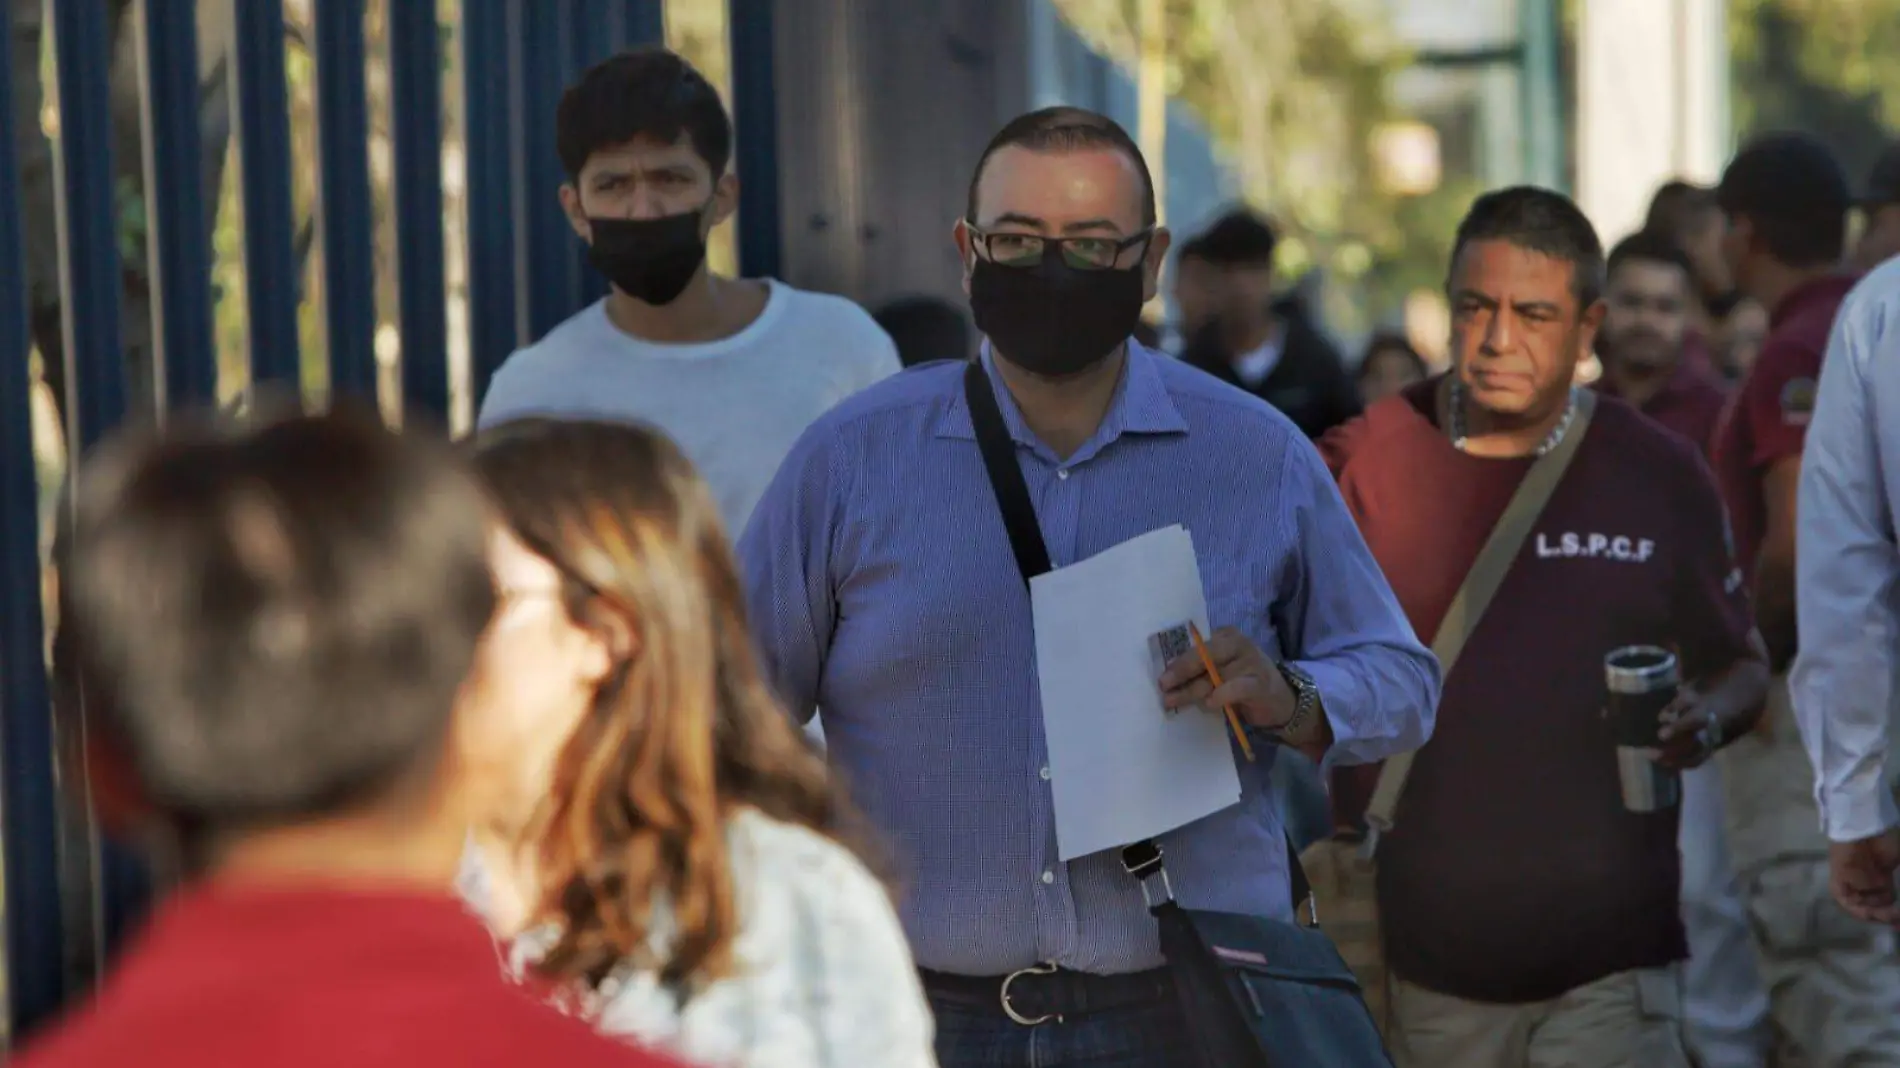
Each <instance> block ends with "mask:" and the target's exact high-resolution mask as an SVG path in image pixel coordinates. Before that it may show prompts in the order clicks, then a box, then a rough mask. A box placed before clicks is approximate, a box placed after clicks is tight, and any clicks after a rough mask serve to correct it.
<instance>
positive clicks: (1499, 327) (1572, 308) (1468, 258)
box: [1449, 240, 1602, 415]
mask: <svg viewBox="0 0 1900 1068" xmlns="http://www.w3.org/2000/svg"><path fill="white" fill-rule="evenodd" d="M1574 275H1575V267H1574V266H1573V265H1572V264H1570V263H1568V262H1565V261H1563V260H1559V259H1556V258H1553V257H1550V256H1546V255H1544V254H1543V253H1541V252H1533V251H1530V250H1528V249H1523V248H1519V247H1518V246H1516V245H1513V244H1511V243H1510V242H1508V241H1496V240H1493V241H1473V242H1472V243H1470V244H1469V245H1466V246H1465V248H1464V249H1463V250H1462V251H1461V252H1460V253H1459V254H1458V259H1457V262H1455V263H1454V264H1453V265H1452V274H1451V279H1450V285H1449V290H1450V299H1451V323H1452V326H1451V350H1452V357H1453V359H1454V360H1455V361H1456V367H1457V373H1458V376H1459V380H1460V381H1461V382H1462V383H1463V384H1464V386H1465V388H1466V389H1467V390H1468V391H1469V393H1470V395H1471V398H1472V400H1474V401H1476V402H1477V403H1478V404H1479V405H1480V406H1482V407H1484V408H1485V409H1487V410H1489V411H1493V412H1497V413H1499V414H1503V415H1529V414H1533V413H1536V412H1539V411H1542V410H1544V409H1545V408H1547V407H1549V406H1551V405H1553V404H1560V403H1562V398H1563V396H1564V395H1565V392H1566V391H1567V390H1568V389H1569V387H1570V382H1571V379H1572V377H1573V376H1574V375H1575V373H1576V369H1577V361H1578V360H1579V359H1581V358H1582V356H1583V354H1584V352H1586V351H1588V349H1589V348H1590V346H1591V345H1592V344H1593V343H1594V342H1595V340H1596V324H1597V321H1598V318H1599V317H1600V316H1601V314H1602V309H1601V307H1600V306H1599V307H1596V308H1593V309H1584V310H1582V311H1581V313H1580V309H1579V308H1578V307H1577V296H1576V293H1575V292H1574V291H1573V289H1572V283H1573V280H1574Z"/></svg>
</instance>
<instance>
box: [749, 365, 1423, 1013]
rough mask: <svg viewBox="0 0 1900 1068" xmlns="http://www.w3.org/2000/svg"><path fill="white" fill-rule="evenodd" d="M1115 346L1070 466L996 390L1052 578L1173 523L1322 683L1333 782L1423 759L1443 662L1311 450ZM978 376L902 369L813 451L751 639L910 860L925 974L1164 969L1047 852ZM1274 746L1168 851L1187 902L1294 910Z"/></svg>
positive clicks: (1146, 934)
mask: <svg viewBox="0 0 1900 1068" xmlns="http://www.w3.org/2000/svg"><path fill="white" fill-rule="evenodd" d="M1128 353H1129V355H1128V360H1127V365H1126V367H1127V369H1126V371H1125V372H1124V374H1123V376H1122V382H1121V384H1120V386H1119V387H1118V389H1117V394H1116V396H1115V399H1114V401H1113V402H1112V403H1111V405H1110V407H1109V410H1108V412H1107V414H1106V416H1105V417H1104V418H1103V420H1102V423H1101V426H1100V427H1099V428H1098V429H1097V431H1096V433H1095V434H1094V436H1093V437H1092V438H1090V439H1089V440H1088V441H1087V442H1085V443H1084V444H1083V445H1082V447H1081V448H1080V449H1078V450H1077V451H1076V452H1075V453H1074V454H1073V455H1071V456H1069V457H1067V458H1066V459H1064V458H1059V457H1057V456H1056V454H1055V453H1054V452H1052V451H1051V450H1050V449H1049V448H1048V446H1046V445H1044V444H1043V443H1041V442H1040V441H1038V440H1037V439H1036V437H1035V435H1034V434H1033V433H1032V432H1031V431H1030V430H1029V429H1028V427H1027V425H1026V424H1025V423H1024V421H1023V418H1022V415H1021V413H1020V411H1019V410H1018V409H1017V407H1016V405H1015V403H1014V400H1013V399H1012V398H1011V397H1010V395H1009V392H1008V391H1007V390H1003V389H999V390H998V401H999V404H1000V406H1001V408H1002V410H1003V417H1004V420H1005V422H1006V423H1007V425H1008V427H1009V431H1010V434H1011V436H1012V437H1013V438H1014V439H1015V442H1016V444H1017V458H1018V460H1019V461H1020V463H1021V465H1022V469H1023V475H1024V477H1025V479H1026V480H1027V481H1028V484H1029V490H1030V496H1031V497H1032V498H1033V500H1034V504H1035V508H1036V513H1037V518H1038V521H1039V522H1040V524H1041V526H1042V530H1043V534H1044V537H1045V539H1046V540H1047V542H1048V545H1049V554H1050V557H1051V559H1052V562H1053V563H1054V564H1055V566H1057V567H1061V566H1064V565H1067V564H1070V563H1074V562H1075V561H1078V560H1082V559H1085V558H1087V557H1089V556H1092V555H1094V554H1096V553H1099V552H1101V551H1103V550H1104V549H1108V548H1110V547H1112V546H1114V545H1117V544H1119V543H1121V542H1123V541H1126V540H1128V539H1129V538H1133V537H1136V536H1139V535H1141V534H1145V533H1147V532H1149V531H1152V530H1155V529H1158V528H1161V527H1165V526H1168V525H1170V524H1174V523H1179V524H1182V525H1183V526H1185V527H1186V528H1187V530H1188V531H1189V533H1190V534H1191V535H1192V537H1193V540H1194V545H1195V551H1196V555H1197V556H1198V558H1199V562H1200V572H1201V580H1202V584H1203V585H1204V587H1205V589H1206V594H1207V603H1208V615H1209V621H1210V622H1211V623H1212V625H1213V626H1215V627H1221V626H1235V627H1238V628H1240V629H1241V630H1242V631H1244V632H1245V633H1246V634H1247V635H1248V636H1249V637H1251V638H1252V639H1253V640H1254V641H1255V642H1256V643H1257V644H1258V645H1259V646H1260V647H1261V648H1262V649H1263V650H1264V651H1266V652H1267V653H1268V654H1269V655H1271V656H1276V657H1284V658H1286V659H1289V660H1291V661H1293V662H1295V663H1297V664H1298V665H1299V666H1300V667H1301V668H1303V669H1305V670H1306V671H1307V672H1308V673H1310V674H1311V675H1312V677H1313V679H1314V680H1315V682H1316V683H1317V685H1318V687H1319V690H1320V693H1321V695H1322V698H1323V701H1324V705H1325V709H1326V715H1327V717H1328V719H1329V720H1330V722H1331V726H1332V730H1333V735H1334V738H1335V743H1334V746H1333V749H1332V751H1331V753H1330V754H1329V755H1328V758H1327V759H1328V761H1329V762H1330V763H1358V762H1364V761H1370V760H1377V759H1380V758H1383V757H1385V756H1387V755H1389V754H1391V753H1394V752H1398V751H1401V750H1405V749H1411V748H1416V747H1417V746H1419V745H1421V744H1423V743H1424V741H1425V739H1426V737H1427V736H1428V735H1429V734H1430V730H1431V724H1432V716H1433V710H1434V708H1435V707H1436V704H1437V699H1438V683H1439V673H1438V666H1437V662H1436V661H1435V660H1433V658H1432V656H1431V654H1430V653H1429V652H1427V651H1426V650H1425V649H1424V648H1423V647H1421V646H1420V645H1419V643H1418V640H1417V639H1416V638H1415V637H1414V636H1413V634H1412V629H1411V627H1410V625H1409V624H1408V623H1407V622H1406V619H1405V616H1404V614H1403V612H1402V611H1401V610H1400V608H1399V605H1398V603H1397V601H1396V600H1395V599H1394V597H1393V595H1392V592H1391V589H1390V588H1389V587H1388V586H1387V585H1386V583H1385V580H1384V578H1383V577H1382V576H1381V575H1380V573H1379V568H1378V565H1377V564H1376V563H1374V562H1373V559H1372V557H1371V555H1370V554H1369V553H1368V552H1367V550H1366V546H1365V542H1364V541H1363V540H1361V538H1360V536H1359V532H1358V530H1357V528H1356V527H1355V526H1354V524H1353V521H1352V517H1351V516H1350V515H1349V514H1348V513H1347V511H1346V508H1345V506H1344V503H1343V502H1342V501H1341V500H1340V497H1339V493H1338V490H1337V489H1335V488H1334V486H1333V482H1332V478H1331V477H1330V476H1329V475H1328V474H1327V471H1326V468H1325V466H1324V465H1323V464H1322V463H1321V462H1320V459H1319V455H1318V454H1317V453H1316V452H1315V451H1314V450H1313V447H1312V446H1311V445H1310V444H1308V442H1307V441H1306V439H1305V438H1304V437H1303V436H1302V435H1301V434H1300V432H1299V431H1298V430H1297V429H1296V428H1295V427H1294V426H1293V424H1292V423H1291V422H1289V421H1288V420H1287V419H1286V418H1285V417H1283V416H1281V415H1280V414H1279V413H1277V412H1275V411H1273V410H1272V409H1271V408H1269V407H1268V406H1267V405H1266V404H1265V403H1263V402H1261V401H1259V400H1257V399H1255V398H1253V397H1251V396H1249V395H1247V394H1245V393H1243V392H1241V391H1240V390H1238V389H1235V388H1233V387H1231V386H1228V385H1226V384H1224V383H1221V382H1219V381H1216V380H1215V379H1214V378H1212V377H1210V376H1209V375H1206V374H1204V373H1203V372H1200V371H1197V370H1195V369H1193V368H1191V367H1188V366H1186V365H1184V364H1181V363H1178V362H1176V361H1174V360H1170V359H1168V358H1166V357H1165V356H1162V355H1160V354H1159V353H1155V352H1151V351H1149V350H1147V349H1144V348H1141V347H1140V346H1139V345H1137V344H1135V343H1133V342H1130V343H1129V346H1128ZM985 359H986V360H987V359H988V356H987V354H986V356H985ZM963 380H964V379H963V365H962V364H960V363H939V364H928V365H924V366H922V367H918V368H915V369H913V370H911V371H909V372H906V373H904V374H901V375H899V376H897V377H896V378H893V379H889V380H887V381H885V382H882V383H879V384H878V385H875V386H873V387H871V388H870V389H868V390H866V391H864V392H863V393H860V394H859V395H857V396H856V397H853V398H851V399H850V400H848V401H846V402H845V403H844V404H842V405H840V406H839V407H838V408H836V409H834V410H832V411H831V412H830V413H828V414H827V415H826V416H824V417H823V418H822V419H820V420H819V421H818V422H817V423H816V424H814V425H813V427H812V428H811V429H810V430H809V431H808V432H807V433H806V434H805V435H804V437H803V439H802V440H801V441H800V442H799V444H798V445H797V446H796V447H795V448H794V449H793V451H792V453H791V455H790V457H789V458H788V459H787V460H786V462H785V465H784V466H783V467H782V468H781V469H780V470H779V473H778V476H777V477H776V479H774V481H773V483H772V485H771V486H770V487H769V488H768V489H767V491H766V493H765V496H764V498H763V499H762V500H761V501H760V503H759V507H758V509H757V511H756V512H755V513H754V515H753V519H752V522H751V525H750V526H749V527H748V529H747V531H746V533H745V536H744V537H743V538H742V539H741V541H740V546H739V553H740V557H741V562H742V565H743V567H744V570H745V579H746V585H747V594H748V599H749V601H750V607H751V611H752V618H753V626H754V629H755V631H756V633H757V636H758V640H759V644H760V646H761V647H762V651H763V654H764V657H765V660H766V663H767V666H768V668H769V670H770V671H771V672H772V674H773V676H774V679H775V681H776V682H777V684H778V686H779V688H780V691H781V693H782V694H783V695H784V696H785V698H786V700H787V701H788V702H789V703H790V705H791V707H792V708H793V710H794V711H795V712H796V713H797V714H799V716H800V717H801V718H804V719H809V718H810V717H811V715H812V714H813V711H814V709H816V708H822V709H823V714H822V716H823V723H824V728H825V737H826V740H827V743H828V746H829V751H830V756H831V760H832V763H833V765H834V766H835V767H837V768H838V769H839V771H840V772H841V774H842V775H843V776H844V778H845V781H846V782H847V783H848V784H849V785H850V787H851V789H852V791H853V794H854V796H855V799H856V801H857V802H858V804H859V805H860V806H862V807H863V808H864V809H865V811H866V812H867V813H868V815H869V816H870V817H871V819H872V820H873V822H874V823H875V824H876V825H877V827H878V828H879V829H880V830H881V831H882V832H883V834H884V836H885V839H886V842H887V844H888V845H889V846H890V847H891V848H893V850H894V852H895V853H896V859H897V860H898V861H899V863H900V864H901V865H903V868H902V872H903V876H904V880H903V881H904V884H905V887H906V890H907V894H906V895H905V899H904V903H903V909H902V912H903V919H904V924H905V929H906V932H907V933H908V935H909V937H910V939H911V945H912V950H913V952H914V953H915V955H916V958H917V962H918V963H919V964H920V965H922V966H923V967H926V968H931V969H935V970H938V971H944V972H950V973H956V974H964V975H998V974H1002V973H1005V972H1009V971H1013V970H1015V969H1018V968H1022V967H1026V966H1028V965H1031V964H1034V963H1036V962H1039V961H1053V962H1055V963H1057V964H1061V965H1063V966H1065V967H1069V968H1073V969H1076V970H1079V971H1084V972H1094V973H1099V974H1112V973H1119V972H1128V971H1136V970H1140V969H1145V968H1152V967H1156V966H1158V965H1159V964H1160V963H1161V954H1160V948H1159V945H1158V942H1157V939H1156V933H1155V925H1154V922H1153V920H1152V919H1151V918H1150V917H1149V916H1148V914H1147V910H1146V908H1145V907H1144V905H1143V903H1142V898H1141V893H1140V890H1139V888H1138V887H1137V886H1136V884H1135V882H1134V881H1133V880H1132V879H1131V878H1130V877H1129V876H1128V875H1127V874H1126V873H1125V872H1123V871H1122V870H1121V867H1120V861H1119V858H1118V856H1117V855H1116V854H1115V852H1114V851H1108V852H1104V853H1098V854H1094V855H1091V856H1087V857H1083V858H1079V859H1077V860H1074V861H1071V862H1069V863H1067V864H1064V863H1061V862H1060V861H1058V860H1057V851H1056V840H1055V821H1054V810H1053V804H1052V801H1051V795H1050V785H1049V770H1048V761H1049V758H1048V752H1047V749H1046V746H1045V744H1044V738H1043V731H1042V715H1041V708H1040V703H1039V698H1038V692H1037V682H1036V667H1035V654H1034V650H1035V640H1034V630H1033V626H1032V623H1031V619H1030V607H1029V598H1028V595H1027V594H1026V592H1025V591H1024V589H1023V584H1022V579H1021V577H1020V574H1019V573H1018V571H1017V569H1016V564H1015V561H1014V558H1013V557H1012V555H1011V553H1010V547H1009V539H1008V536H1007V535H1006V534H1005V532H1004V528H1003V523H1002V519H1001V517H1000V515H999V514H998V512H997V507H996V503H995V498H994V497H993V496H992V494H991V490H990V486H989V482H988V480H987V477H986V475H985V473H984V470H983V463H982V459H981V456H980V454H979V452H978V450H977V446H976V441H975V435H974V433H973V431H972V429H971V423H970V414H969V410H968V408H967V406H966V404H965V402H964V398H963ZM1270 752H1271V749H1270V748H1269V749H1268V750H1267V752H1266V753H1263V754H1262V759H1261V761H1260V762H1259V763H1258V764H1246V763H1244V762H1242V763H1241V765H1240V777H1241V786H1242V798H1241V801H1240V803H1239V804H1237V805H1235V806H1234V807H1231V808H1228V809H1225V810H1223V811H1221V812H1218V813H1215V814H1214V815H1212V816H1209V817H1207V818H1205V819H1202V820H1200V821H1197V822H1195V823H1193V824H1190V825H1188V826H1187V827H1184V828H1181V829H1179V830H1177V831H1174V832H1172V833H1170V834H1167V835H1164V836H1162V838H1161V842H1162V845H1163V848H1164V849H1165V850H1166V852H1167V858H1168V870H1169V873H1170V878H1171V882H1172V885H1173V887H1174V890H1175V893H1176V895H1177V896H1178V897H1179V899H1180V900H1181V901H1182V902H1183V904H1185V905H1187V906H1189V907H1194V908H1206V909H1221V910H1227V911H1233V912H1248V913H1266V914H1271V915H1281V916H1286V915H1290V914H1291V902H1290V900H1289V898H1290V895H1289V892H1288V888H1287V885H1288V884H1287V871H1286V852H1285V850H1286V846H1285V844H1284V842H1283V841H1282V839H1281V818H1280V815H1279V813H1277V812H1276V811H1275V810H1274V804H1273V794H1272V791H1271V790H1270V788H1269V784H1268V772H1269V770H1270V768H1271V760H1270V758H1269V756H1268V754H1269V753H1270ZM1237 759H1238V758H1237Z"/></svg>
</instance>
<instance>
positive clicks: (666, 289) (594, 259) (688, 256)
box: [587, 209, 706, 305]
mask: <svg viewBox="0 0 1900 1068" xmlns="http://www.w3.org/2000/svg"><path fill="white" fill-rule="evenodd" d="M705 217H706V213H705V210H704V209H697V210H694V211H685V212H681V213H679V214H677V215H664V216H661V217H660V218H657V219H596V218H589V219H588V220H587V226H588V229H590V230H592V231H593V235H594V239H593V240H592V241H591V242H589V243H588V246H587V261H588V262H589V263H592V264H593V265H594V269H595V270H597V271H599V272H600V273H601V274H603V275H606V276H607V281H609V282H612V283H613V284H614V288H616V289H618V290H620V291H621V292H622V293H625V294H626V295H628V296H630V297H632V298H633V299H635V300H638V301H641V302H642V303H646V304H654V305H660V304H671V303H673V301H675V300H677V299H678V298H679V295H680V294H681V293H684V292H685V291H686V284H687V283H688V282H691V281H692V280H693V275H695V274H697V273H698V272H699V265H700V264H702V263H704V262H706V236H705V235H704V234H703V233H701V232H700V224H701V223H702V222H704V221H705Z"/></svg>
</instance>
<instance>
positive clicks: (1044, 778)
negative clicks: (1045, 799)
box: [1042, 767, 1049, 782]
mask: <svg viewBox="0 0 1900 1068" xmlns="http://www.w3.org/2000/svg"><path fill="white" fill-rule="evenodd" d="M1042 781H1043V782H1048V781H1049V769H1048V768H1046V767H1045V768H1043V769H1042Z"/></svg>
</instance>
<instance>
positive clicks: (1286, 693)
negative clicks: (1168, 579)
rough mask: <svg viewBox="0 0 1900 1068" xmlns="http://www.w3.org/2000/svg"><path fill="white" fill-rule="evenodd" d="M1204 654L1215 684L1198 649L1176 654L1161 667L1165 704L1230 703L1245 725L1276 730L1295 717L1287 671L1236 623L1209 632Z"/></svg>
mask: <svg viewBox="0 0 1900 1068" xmlns="http://www.w3.org/2000/svg"><path fill="white" fill-rule="evenodd" d="M1207 656H1208V659H1210V660H1212V661H1213V662H1214V667H1215V668H1216V669H1217V670H1218V671H1219V672H1220V677H1221V683H1222V685H1220V686H1215V685H1214V683H1213V680H1212V679H1209V678H1208V676H1207V669H1206V668H1205V667H1203V666H1202V665H1201V658H1200V655H1199V654H1198V653H1189V654H1187V655H1186V656H1179V657H1176V658H1175V659H1174V662H1173V663H1171V664H1169V665H1168V667H1167V670H1166V671H1163V672H1162V673H1161V697H1162V704H1163V705H1164V706H1165V707H1167V708H1168V709H1170V710H1172V709H1179V708H1186V707H1188V706H1189V705H1200V706H1201V707H1203V708H1206V709H1209V710H1210V711H1219V710H1220V709H1221V708H1222V707H1223V706H1230V707H1232V708H1233V710H1234V712H1235V714H1236V715H1238V716H1240V718H1241V719H1242V720H1243V721H1245V722H1246V723H1247V725H1248V726H1251V727H1255V728H1258V729H1261V730H1276V729H1278V728H1280V727H1284V726H1286V723H1287V721H1288V720H1290V719H1292V718H1293V711H1294V708H1295V706H1296V705H1297V703H1298V698H1297V697H1296V696H1295V694H1294V693H1293V688H1292V687H1291V686H1288V685H1287V681H1286V676H1284V675H1282V674H1280V669H1279V667H1278V666H1276V665H1275V664H1274V662H1273V661H1272V660H1269V659H1267V654H1265V653H1263V652H1261V651H1260V647H1259V646H1257V645H1255V644H1254V643H1253V640H1252V639H1251V638H1249V637H1247V636H1246V635H1245V634H1242V633H1241V632H1240V631H1239V630H1238V629H1236V628H1234V627H1222V628H1221V629H1219V630H1217V631H1215V632H1214V633H1213V634H1211V635H1209V636H1208V638H1207Z"/></svg>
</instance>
